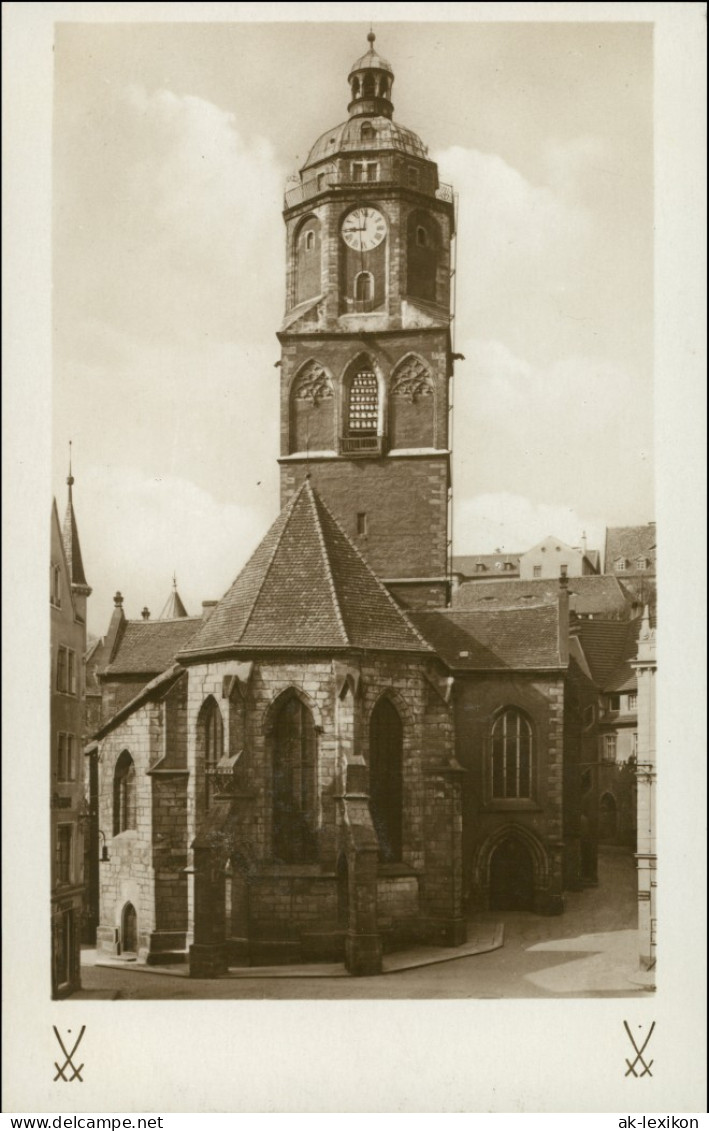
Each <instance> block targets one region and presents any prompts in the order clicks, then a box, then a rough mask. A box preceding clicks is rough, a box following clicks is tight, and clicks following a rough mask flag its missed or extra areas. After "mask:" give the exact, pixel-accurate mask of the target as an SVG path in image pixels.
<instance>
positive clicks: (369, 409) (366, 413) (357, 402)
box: [347, 369, 379, 436]
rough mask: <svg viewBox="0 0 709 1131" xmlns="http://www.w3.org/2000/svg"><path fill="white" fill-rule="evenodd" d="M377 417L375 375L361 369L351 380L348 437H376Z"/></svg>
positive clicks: (370, 371)
mask: <svg viewBox="0 0 709 1131" xmlns="http://www.w3.org/2000/svg"><path fill="white" fill-rule="evenodd" d="M378 416H379V391H378V388H377V375H376V373H374V372H373V371H372V370H371V369H361V370H360V372H359V373H357V374H356V375H355V377H354V378H353V379H352V384H351V385H350V400H349V414H348V420H347V424H348V431H349V434H350V436H376V434H377V420H378Z"/></svg>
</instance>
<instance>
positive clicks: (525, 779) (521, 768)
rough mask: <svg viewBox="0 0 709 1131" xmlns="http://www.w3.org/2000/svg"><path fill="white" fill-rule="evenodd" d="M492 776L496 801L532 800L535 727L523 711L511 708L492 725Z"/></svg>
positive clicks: (493, 795)
mask: <svg viewBox="0 0 709 1131" xmlns="http://www.w3.org/2000/svg"><path fill="white" fill-rule="evenodd" d="M491 738H492V750H491V770H492V773H491V778H492V797H493V798H494V799H495V800H512V799H531V797H532V795H533V791H532V768H533V766H532V763H533V742H532V727H531V725H530V723H529V720H528V719H527V717H526V716H525V715H523V714H522V712H521V711H518V710H516V709H515V708H508V709H507V710H505V711H503V712H502V713H501V714H499V715H498V716H497V718H496V719H495V721H494V723H493V726H492V735H491Z"/></svg>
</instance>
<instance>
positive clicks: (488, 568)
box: [451, 550, 558, 586]
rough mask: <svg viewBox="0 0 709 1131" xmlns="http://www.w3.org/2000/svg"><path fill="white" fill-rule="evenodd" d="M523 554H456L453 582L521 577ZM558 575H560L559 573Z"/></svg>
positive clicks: (506, 579)
mask: <svg viewBox="0 0 709 1131" xmlns="http://www.w3.org/2000/svg"><path fill="white" fill-rule="evenodd" d="M520 557H521V554H503V553H502V552H501V551H500V550H498V551H496V552H495V553H494V554H460V555H457V554H454V555H453V564H452V571H451V572H452V574H453V584H454V586H457V585H461V584H462V583H463V582H464V581H497V580H501V581H509V580H510V579H511V578H517V577H519V562H520ZM557 576H558V575H557Z"/></svg>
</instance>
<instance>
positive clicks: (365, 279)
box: [354, 271, 374, 303]
mask: <svg viewBox="0 0 709 1131" xmlns="http://www.w3.org/2000/svg"><path fill="white" fill-rule="evenodd" d="M354 297H355V302H363V303H367V302H372V300H373V299H374V275H373V274H372V272H371V271H359V272H358V273H357V274H356V275H355V285H354Z"/></svg>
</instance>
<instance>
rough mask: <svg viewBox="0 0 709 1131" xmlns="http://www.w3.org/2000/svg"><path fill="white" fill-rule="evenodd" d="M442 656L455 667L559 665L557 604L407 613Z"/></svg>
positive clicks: (494, 668) (486, 668) (491, 668)
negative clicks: (524, 607) (523, 607)
mask: <svg viewBox="0 0 709 1131" xmlns="http://www.w3.org/2000/svg"><path fill="white" fill-rule="evenodd" d="M409 616H410V618H411V620H412V621H413V622H414V624H415V625H416V627H417V628H418V629H419V630H420V631H421V633H422V634H423V635H424V636H425V637H426V639H427V640H428V641H429V642H430V643H431V645H432V646H433V647H434V648H435V650H436V652H437V653H438V655H439V656H440V657H441V659H442V660H443V661H444V663H446V664H447V665H448V667H450V668H453V669H455V670H457V671H498V670H502V669H514V670H517V671H523V670H530V669H531V670H538V669H540V668H541V669H548V668H559V667H562V666H565V665H563V664H562V662H561V659H560V656H559V607H558V604H557V603H556V602H554V603H553V604H547V605H536V606H534V607H532V608H529V609H497V610H481V609H476V610H458V609H441V610H440V611H435V612H419V613H409Z"/></svg>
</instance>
